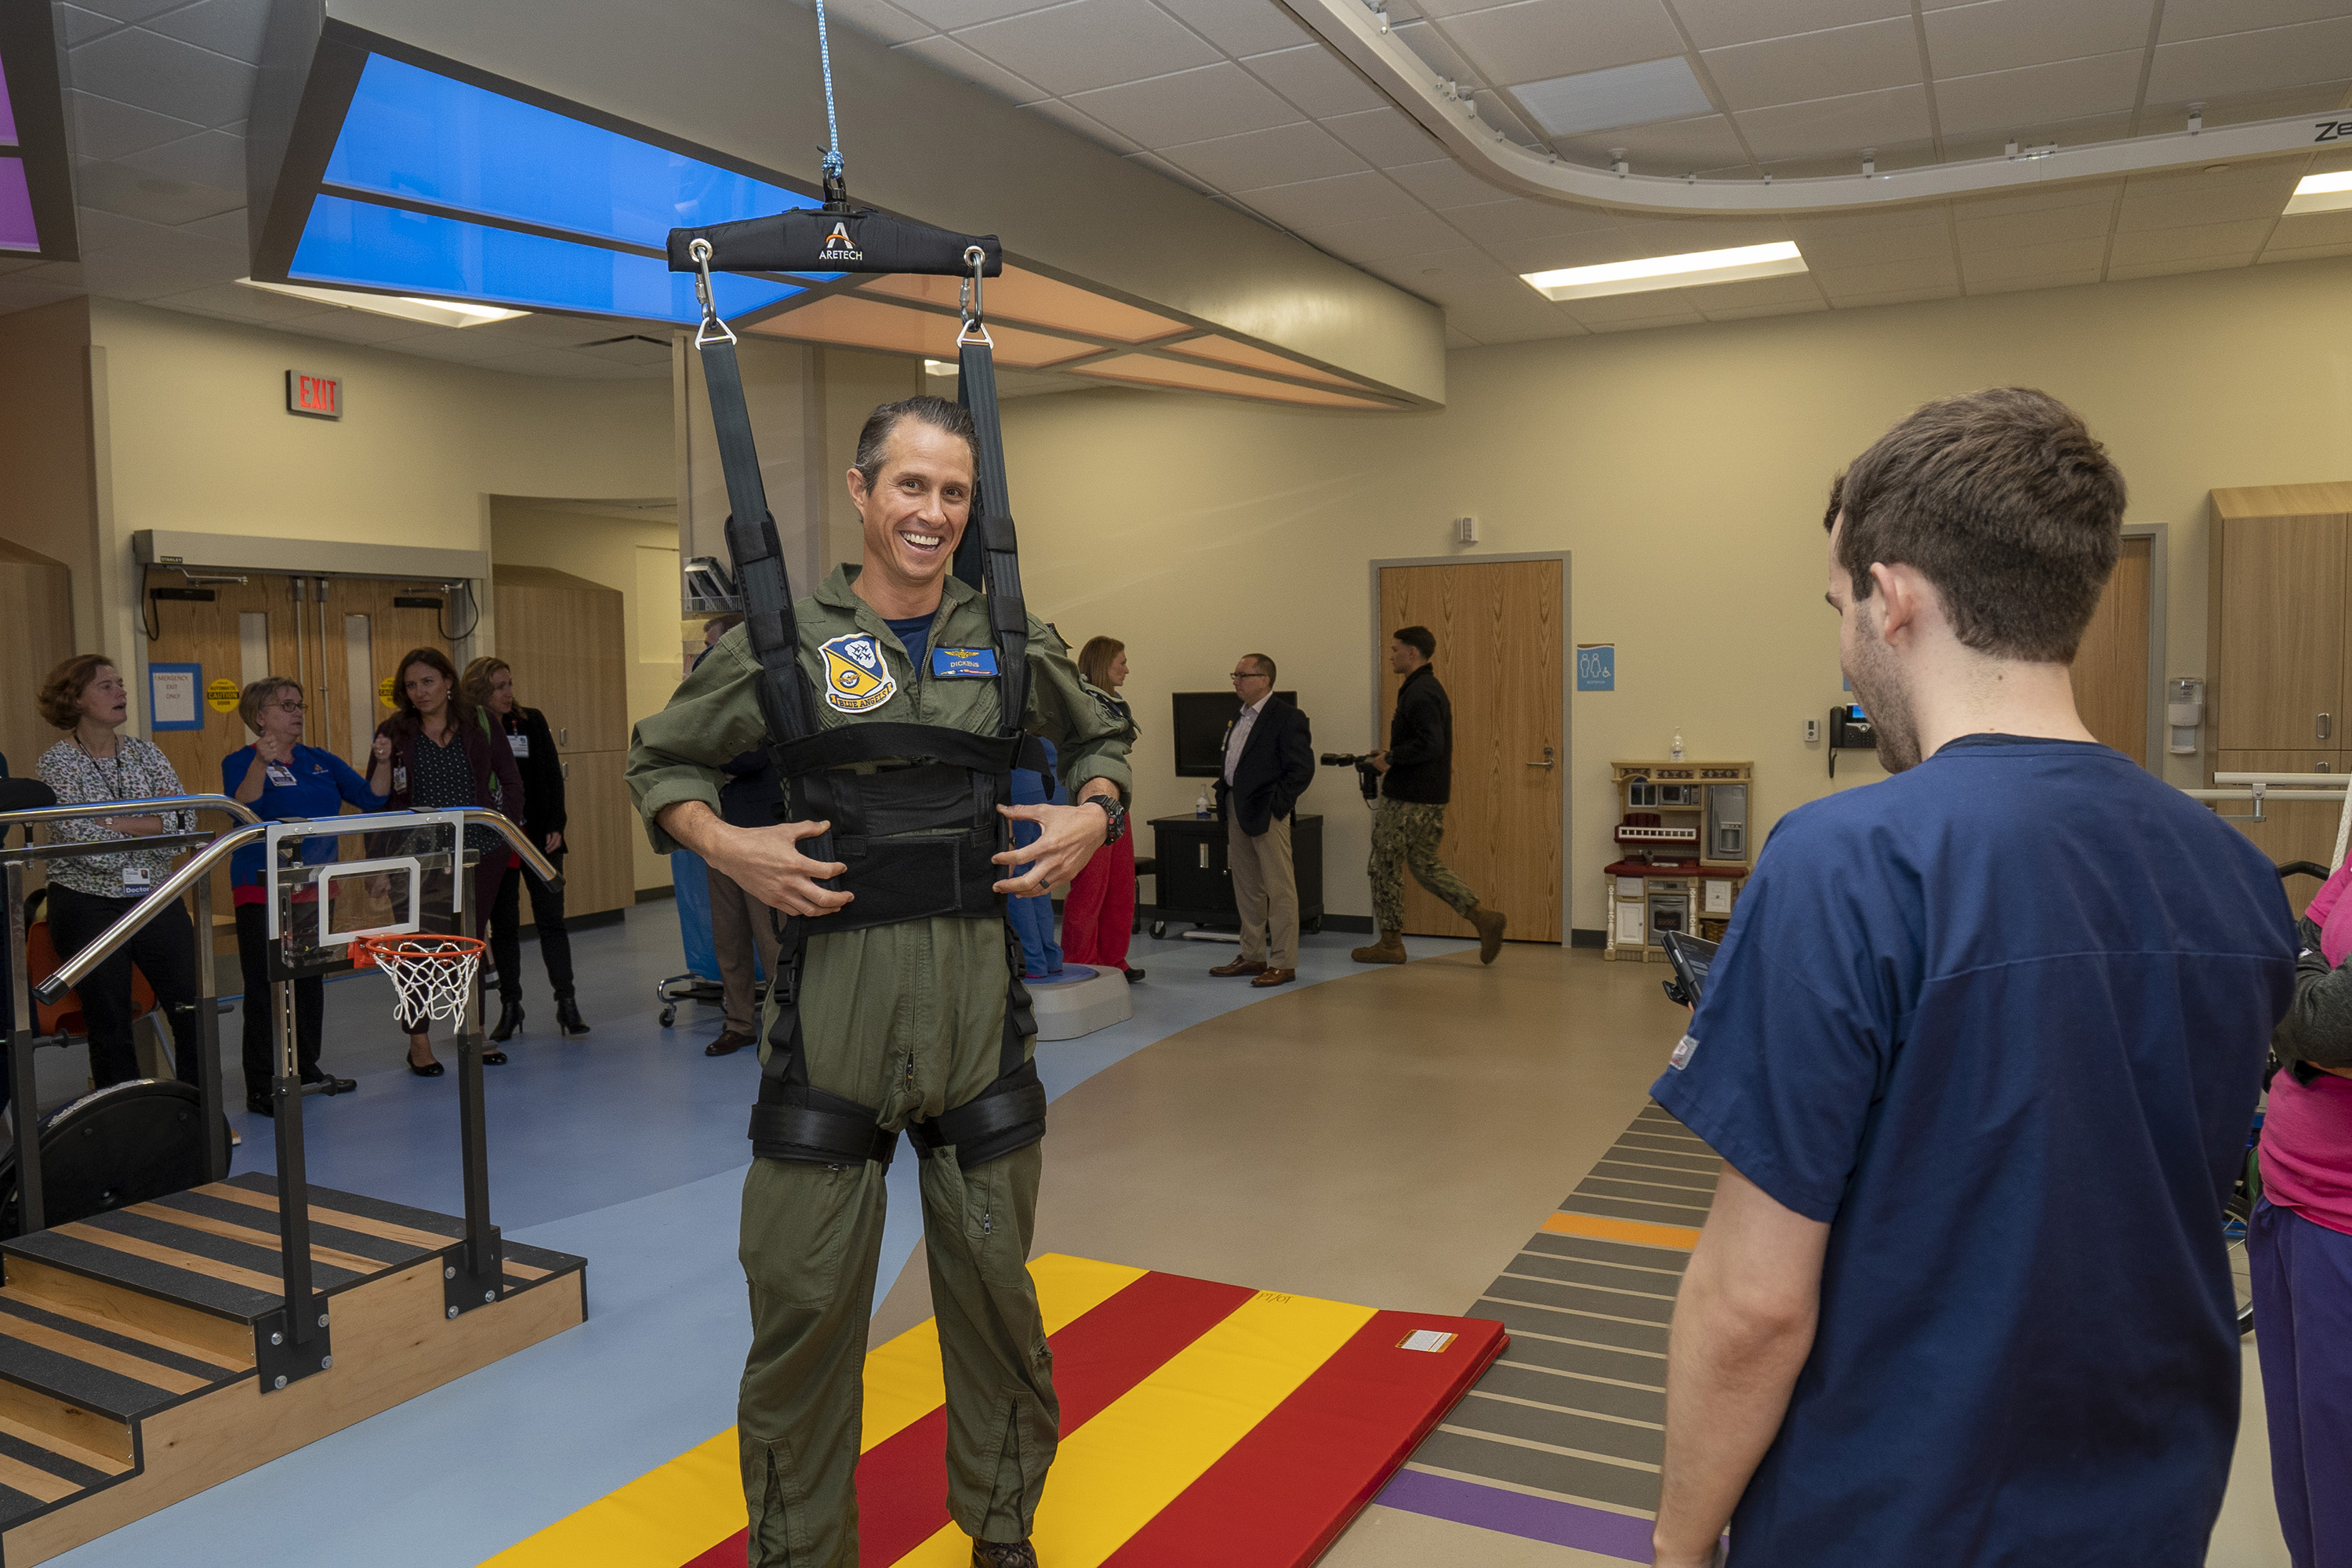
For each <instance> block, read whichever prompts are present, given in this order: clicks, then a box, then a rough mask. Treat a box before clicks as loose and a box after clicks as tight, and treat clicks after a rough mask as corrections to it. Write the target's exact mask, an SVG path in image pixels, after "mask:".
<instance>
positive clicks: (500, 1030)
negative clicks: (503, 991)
mask: <svg viewBox="0 0 2352 1568" xmlns="http://www.w3.org/2000/svg"><path fill="white" fill-rule="evenodd" d="M521 1028H522V1004H521V1003H520V1002H509V1001H507V1000H506V999H505V998H504V997H501V998H499V1026H498V1027H497V1028H495V1029H492V1030H491V1031H490V1038H491V1039H493V1040H499V1041H505V1040H511V1039H513V1038H514V1037H515V1036H516V1034H517V1033H519V1032H520V1030H521Z"/></svg>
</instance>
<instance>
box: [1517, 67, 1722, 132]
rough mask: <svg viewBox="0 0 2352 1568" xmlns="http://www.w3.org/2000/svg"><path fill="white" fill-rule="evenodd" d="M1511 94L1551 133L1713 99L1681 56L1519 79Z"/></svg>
mask: <svg viewBox="0 0 2352 1568" xmlns="http://www.w3.org/2000/svg"><path fill="white" fill-rule="evenodd" d="M1511 95H1512V96H1513V97H1515V98H1517V100H1519V103H1520V105H1521V106H1522V107H1523V108H1525V109H1526V110H1527V111H1528V113H1529V114H1532V115H1534V116H1535V118H1536V123H1537V124H1538V125H1540V126H1542V127H1543V128H1544V131H1545V132H1546V133H1547V134H1549V135H1552V136H1576V135H1580V134H1582V133H1583V132H1587V131H1609V130H1613V129H1615V128H1616V127H1617V126H1620V125H1647V124H1651V123H1654V122H1655V121H1661V120H1682V119H1686V118H1688V117H1689V116H1692V115H1695V114H1712V113H1714V112H1715V100H1713V99H1711V98H1709V97H1707V95H1706V89H1705V88H1703V87H1701V86H1699V84H1698V78H1697V77H1696V75H1694V74H1693V73H1692V71H1691V68H1690V62H1689V61H1687V60H1685V59H1684V58H1683V57H1682V56H1680V55H1669V56H1668V57H1667V58H1664V59H1662V60H1643V62H1641V63H1640V64H1639V65H1630V66H1612V67H1611V68H1609V69H1607V70H1597V71H1582V72H1580V73H1579V74H1577V75H1575V76H1562V77H1554V78H1552V79H1550V80H1549V81H1530V82H1524V83H1521V84H1520V85H1519V86H1517V87H1514V88H1513V89H1511Z"/></svg>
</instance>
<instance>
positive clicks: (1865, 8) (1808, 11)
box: [1669, 0, 1911, 49]
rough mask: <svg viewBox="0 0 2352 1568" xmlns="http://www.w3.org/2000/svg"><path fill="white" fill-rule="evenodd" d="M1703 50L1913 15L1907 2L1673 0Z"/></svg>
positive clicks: (1896, 0) (1884, 0)
mask: <svg viewBox="0 0 2352 1568" xmlns="http://www.w3.org/2000/svg"><path fill="white" fill-rule="evenodd" d="M1669 4H1671V5H1673V6H1674V11H1675V16H1680V17H1681V18H1682V20H1683V26H1685V27H1686V28H1688V29H1689V30H1690V36H1691V41H1692V42H1693V43H1695V44H1696V45H1697V46H1698V47H1700V48H1702V49H1719V48H1721V47H1724V46H1725V45H1727V44H1752V43H1754V42H1755V41H1756V40H1757V39H1759V38H1780V37H1789V36H1790V35H1791V34H1796V33H1818V32H1820V31H1822V29H1824V28H1828V27H1845V26H1853V24H1854V23H1856V22H1875V21H1878V20H1879V19H1880V18H1882V17H1886V16H1904V17H1908V16H1910V15H1911V7H1910V5H1908V4H1906V0H1770V4H1769V5H1759V4H1758V3H1757V0H1669Z"/></svg>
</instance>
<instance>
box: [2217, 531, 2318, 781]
mask: <svg viewBox="0 0 2352 1568" xmlns="http://www.w3.org/2000/svg"><path fill="white" fill-rule="evenodd" d="M2212 515H2213V531H2212V542H2211V547H2210V548H2211V576H2210V583H2209V586H2208V589H2207V600H2208V605H2209V610H2208V614H2209V616H2210V626H2209V627H2208V640H2207V644H2206V647H2207V658H2208V659H2209V661H2210V668H2208V669H2207V670H2206V692H2205V695H2206V702H2207V711H2206V719H2207V731H2208V742H2207V743H2208V747H2209V750H2210V751H2211V752H2223V751H2233V752H2234V751H2248V750H2259V751H2278V750H2288V749H2301V748H2305V747H2315V748H2320V749H2324V750H2336V749H2340V748H2342V747H2344V746H2345V745H2346V744H2347V737H2346V733H2345V728H2344V726H2345V722H2346V720H2347V702H2346V699H2347V693H2348V692H2352V668H2347V659H2352V642H2347V638H2346V637H2345V634H2344V619H2345V608H2346V605H2347V596H2352V595H2348V594H2347V588H2352V585H2347V580H2346V574H2347V564H2352V557H2348V556H2347V541H2352V484H2328V485H2264V486H2259V487H2254V488H2250V489H2229V490H2215V491H2214V492H2213V494H2212ZM2217 765H2218V764H2217Z"/></svg>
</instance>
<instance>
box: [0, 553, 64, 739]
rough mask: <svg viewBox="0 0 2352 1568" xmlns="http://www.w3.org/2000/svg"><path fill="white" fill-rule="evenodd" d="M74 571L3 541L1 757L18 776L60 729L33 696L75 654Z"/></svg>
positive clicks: (0, 589) (0, 556)
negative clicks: (51, 723)
mask: <svg viewBox="0 0 2352 1568" xmlns="http://www.w3.org/2000/svg"><path fill="white" fill-rule="evenodd" d="M73 653H74V645H73V574H72V573H71V572H69V571H68V570H67V569H66V568H65V567H64V566H63V565H61V564H59V563H57V562H55V561H52V560H50V559H49V558H48V557H47V556H46V555H41V554H37V553H35V552H32V551H30V550H27V549H26V548H25V547H24V546H22V545H19V544H11V543H9V542H7V541H6V540H5V539H0V689H5V691H6V692H7V694H8V700H6V701H5V703H0V756H5V757H6V758H7V759H8V771H9V772H10V773H14V774H16V776H17V777H19V778H29V777H31V776H32V773H33V766H34V764H35V763H38V762H39V761H40V760H41V753H42V752H46V751H47V750H48V749H49V748H50V747H51V746H53V745H55V744H57V742H58V740H59V739H60V737H61V731H57V730H52V729H51V728H49V726H48V724H47V721H45V720H43V719H42V717H41V715H40V711H39V710H38V709H37V708H36V707H35V706H34V705H33V694H34V693H35V692H37V691H38V690H40V689H41V682H42V681H44V680H46V679H48V674H49V671H51V670H52V669H55V668H57V667H58V665H60V664H63V663H64V662H65V661H66V660H67V659H68V658H72V657H73Z"/></svg>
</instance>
